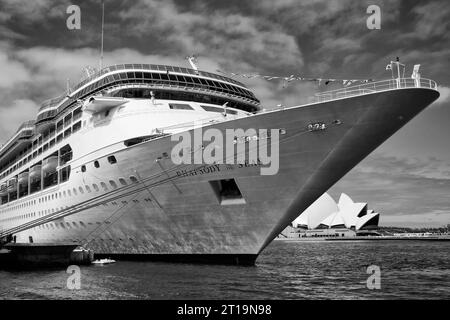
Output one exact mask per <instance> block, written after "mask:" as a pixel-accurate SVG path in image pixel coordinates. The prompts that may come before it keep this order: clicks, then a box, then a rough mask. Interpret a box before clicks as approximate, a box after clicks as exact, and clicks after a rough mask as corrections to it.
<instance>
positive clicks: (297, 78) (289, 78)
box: [216, 70, 374, 87]
mask: <svg viewBox="0 0 450 320" xmlns="http://www.w3.org/2000/svg"><path fill="white" fill-rule="evenodd" d="M216 71H217V72H219V73H222V74H224V75H227V76H228V77H230V78H234V77H242V78H247V79H254V78H260V79H264V80H267V81H272V80H279V81H283V82H284V83H283V87H286V86H287V85H288V84H289V83H290V82H292V81H309V82H317V83H318V84H319V86H320V85H321V84H322V82H324V83H325V85H329V84H330V83H341V84H342V85H343V86H344V87H349V86H351V85H352V84H355V83H358V82H359V83H369V82H373V81H374V80H373V79H330V78H305V77H301V76H295V75H293V74H291V75H290V76H287V77H286V76H267V75H261V74H257V73H250V74H245V73H235V72H230V73H228V72H225V71H221V70H216Z"/></svg>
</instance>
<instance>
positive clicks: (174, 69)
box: [53, 64, 244, 100]
mask: <svg viewBox="0 0 450 320" xmlns="http://www.w3.org/2000/svg"><path fill="white" fill-rule="evenodd" d="M123 69H147V70H155V71H156V70H159V71H164V72H165V73H169V72H177V73H184V74H191V75H200V76H203V77H208V78H213V79H217V80H222V81H225V82H231V83H234V84H236V85H238V86H242V87H243V86H244V85H243V84H242V83H240V82H238V81H236V80H234V79H231V78H227V77H224V76H221V75H218V74H214V73H210V72H206V71H196V70H193V69H188V68H183V67H175V66H164V65H155V64H119V65H114V66H110V67H106V68H104V69H102V70H101V71H100V72H98V73H96V74H94V75H93V76H92V77H89V78H87V79H85V80H84V81H82V82H80V83H79V84H77V85H76V86H75V87H74V88H73V90H77V89H78V88H80V87H82V86H83V85H85V84H86V83H88V82H90V81H92V80H93V79H95V78H97V77H100V76H101V75H103V74H105V73H109V72H112V71H116V70H123ZM53 100H57V99H53Z"/></svg>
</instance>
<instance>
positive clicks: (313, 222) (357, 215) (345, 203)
mask: <svg viewBox="0 0 450 320" xmlns="http://www.w3.org/2000/svg"><path fill="white" fill-rule="evenodd" d="M379 218H380V214H379V213H377V212H374V211H373V210H369V209H368V205H367V203H361V202H354V201H353V200H352V199H351V198H350V197H349V196H348V195H346V194H345V193H343V194H341V196H340V198H339V202H338V203H336V202H335V201H334V199H333V198H332V197H331V196H330V195H329V194H328V193H325V194H323V195H322V196H321V197H320V198H319V199H317V200H316V201H315V202H314V203H313V204H312V205H311V206H309V207H308V209H306V210H305V211H304V212H302V213H301V214H300V215H299V216H298V218H297V219H295V220H294V221H293V222H292V227H288V228H287V229H286V230H285V231H283V233H282V234H281V236H283V235H285V236H288V237H291V236H292V234H297V236H298V235H299V234H301V235H302V236H322V235H323V236H352V235H356V234H357V233H358V234H362V233H363V232H364V230H373V229H376V228H377V227H378V222H379Z"/></svg>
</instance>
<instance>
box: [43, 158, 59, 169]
mask: <svg viewBox="0 0 450 320" xmlns="http://www.w3.org/2000/svg"><path fill="white" fill-rule="evenodd" d="M56 167H58V156H51V157H49V158H47V159H45V160H43V161H42V170H43V171H44V172H45V173H49V172H55V171H56Z"/></svg>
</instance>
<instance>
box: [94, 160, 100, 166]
mask: <svg viewBox="0 0 450 320" xmlns="http://www.w3.org/2000/svg"><path fill="white" fill-rule="evenodd" d="M94 167H96V168H100V163H99V162H98V161H97V160H96V161H94Z"/></svg>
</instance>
